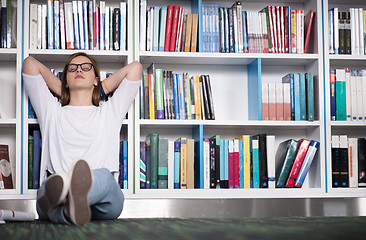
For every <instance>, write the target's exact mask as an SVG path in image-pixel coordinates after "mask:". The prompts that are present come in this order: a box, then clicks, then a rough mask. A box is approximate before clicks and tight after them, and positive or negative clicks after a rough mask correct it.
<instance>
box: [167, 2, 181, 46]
mask: <svg viewBox="0 0 366 240" xmlns="http://www.w3.org/2000/svg"><path fill="white" fill-rule="evenodd" d="M179 10H180V7H179V6H174V7H173V16H172V27H171V36H170V44H169V51H171V52H174V51H175V43H176V40H177V30H178V20H179Z"/></svg>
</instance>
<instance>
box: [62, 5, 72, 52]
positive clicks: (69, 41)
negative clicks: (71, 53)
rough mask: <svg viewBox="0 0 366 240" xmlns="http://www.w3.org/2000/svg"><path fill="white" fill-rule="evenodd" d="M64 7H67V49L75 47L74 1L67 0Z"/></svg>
mask: <svg viewBox="0 0 366 240" xmlns="http://www.w3.org/2000/svg"><path fill="white" fill-rule="evenodd" d="M64 9H65V30H66V49H75V40H74V24H73V18H72V3H71V2H65V3H64ZM61 33H62V32H61Z"/></svg>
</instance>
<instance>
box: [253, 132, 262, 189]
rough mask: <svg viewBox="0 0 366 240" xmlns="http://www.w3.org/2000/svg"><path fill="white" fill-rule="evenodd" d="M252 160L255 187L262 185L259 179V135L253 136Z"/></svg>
mask: <svg viewBox="0 0 366 240" xmlns="http://www.w3.org/2000/svg"><path fill="white" fill-rule="evenodd" d="M251 145H252V158H253V159H252V161H253V188H259V187H260V180H259V139H258V136H253V137H252V141H251Z"/></svg>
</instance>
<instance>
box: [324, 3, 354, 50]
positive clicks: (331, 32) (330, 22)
mask: <svg viewBox="0 0 366 240" xmlns="http://www.w3.org/2000/svg"><path fill="white" fill-rule="evenodd" d="M333 18H334V16H333V10H328V25H329V36H328V37H329V53H330V54H334V26H333V25H334V20H333ZM351 21H352V20H351Z"/></svg>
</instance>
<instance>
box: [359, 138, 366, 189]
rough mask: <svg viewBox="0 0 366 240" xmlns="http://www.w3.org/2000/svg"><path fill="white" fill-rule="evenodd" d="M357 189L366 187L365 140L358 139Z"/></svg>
mask: <svg viewBox="0 0 366 240" xmlns="http://www.w3.org/2000/svg"><path fill="white" fill-rule="evenodd" d="M358 187H366V139H365V138H359V139H358Z"/></svg>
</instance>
